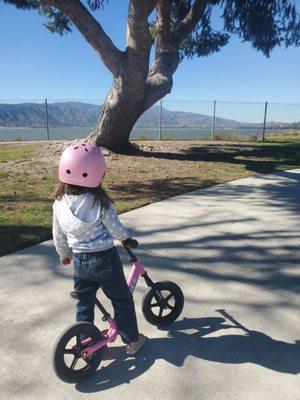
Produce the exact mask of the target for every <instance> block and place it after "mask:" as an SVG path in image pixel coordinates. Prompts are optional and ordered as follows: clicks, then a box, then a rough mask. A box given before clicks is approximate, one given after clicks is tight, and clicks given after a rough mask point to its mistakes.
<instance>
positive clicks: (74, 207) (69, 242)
mask: <svg viewBox="0 0 300 400" xmlns="http://www.w3.org/2000/svg"><path fill="white" fill-rule="evenodd" d="M52 232H53V240H54V244H55V248H56V251H57V252H58V254H59V255H60V258H61V259H64V258H66V257H68V256H71V255H72V252H74V253H90V252H95V251H103V250H108V249H110V248H112V247H113V245H114V242H113V240H114V238H115V239H118V240H125V239H127V238H131V237H132V236H131V233H130V231H129V230H128V229H126V228H125V227H124V226H123V225H122V224H121V222H120V220H119V218H118V215H117V213H116V211H115V208H114V207H113V205H112V204H110V206H109V207H108V208H107V209H105V208H104V207H101V205H100V203H99V201H96V202H95V201H94V196H93V194H92V193H89V192H88V193H84V194H81V195H68V194H65V195H64V196H63V197H62V198H61V199H59V200H55V202H54V204H53V229H52Z"/></svg>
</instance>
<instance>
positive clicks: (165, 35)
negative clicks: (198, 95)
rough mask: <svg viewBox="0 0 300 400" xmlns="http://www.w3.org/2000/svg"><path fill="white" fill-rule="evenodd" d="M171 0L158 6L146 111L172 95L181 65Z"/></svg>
mask: <svg viewBox="0 0 300 400" xmlns="http://www.w3.org/2000/svg"><path fill="white" fill-rule="evenodd" d="M170 14H171V0H158V1H157V4H156V28H157V31H156V40H155V42H156V48H155V57H154V60H153V63H152V66H151V69H150V72H149V74H148V77H147V85H146V92H145V96H144V111H145V110H147V109H148V108H149V107H151V106H152V105H153V104H155V103H156V102H157V101H158V100H160V99H161V98H163V97H164V96H165V95H166V94H167V93H170V91H171V89H172V86H173V74H174V72H175V71H176V69H177V67H178V64H179V54H178V50H177V49H176V48H174V43H173V38H172V35H171V23H170V22H171V15H170Z"/></svg>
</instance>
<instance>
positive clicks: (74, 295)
mask: <svg viewBox="0 0 300 400" xmlns="http://www.w3.org/2000/svg"><path fill="white" fill-rule="evenodd" d="M92 290H93V288H92V287H91V286H89V287H87V288H84V289H81V290H77V291H76V292H75V291H73V292H70V296H71V297H72V299H75V300H79V298H80V296H82V295H84V294H87V293H89V292H90V291H92Z"/></svg>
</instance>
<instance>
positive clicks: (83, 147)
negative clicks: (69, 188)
mask: <svg viewBox="0 0 300 400" xmlns="http://www.w3.org/2000/svg"><path fill="white" fill-rule="evenodd" d="M105 171H106V164H105V160H104V157H103V154H102V152H101V150H100V149H99V147H96V146H94V145H92V144H90V143H84V142H78V143H75V144H71V145H70V146H68V147H67V148H66V149H65V150H64V152H63V153H62V155H61V157H60V161H59V180H60V181H61V182H63V183H69V184H70V185H76V186H83V187H90V188H94V187H97V186H99V185H100V183H101V182H102V179H103V176H104V174H105Z"/></svg>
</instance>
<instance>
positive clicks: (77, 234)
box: [53, 143, 145, 354]
mask: <svg viewBox="0 0 300 400" xmlns="http://www.w3.org/2000/svg"><path fill="white" fill-rule="evenodd" d="M105 171H106V165H105V160H104V157H103V155H102V153H101V150H100V149H99V148H98V147H96V146H93V145H91V144H89V143H76V144H72V145H71V146H69V147H68V148H67V149H66V150H65V151H64V152H63V154H62V156H61V159H60V162H59V180H60V183H59V185H58V187H57V189H56V192H55V199H56V200H55V202H54V205H53V239H54V244H55V248H56V251H57V252H58V254H59V256H60V260H61V263H62V264H64V265H66V264H70V262H71V259H72V258H73V267H74V275H73V276H74V289H75V291H79V290H82V289H84V288H87V287H92V288H93V290H92V291H89V292H87V293H86V294H82V295H80V300H79V301H78V303H77V306H76V308H77V316H76V321H88V322H93V321H94V307H95V297H96V292H97V290H98V289H99V288H100V287H101V288H102V290H103V292H104V293H105V295H106V296H107V297H108V298H109V299H110V300H111V302H112V305H113V308H114V312H115V319H116V323H117V326H118V330H119V332H120V335H121V338H122V340H123V342H124V343H126V344H127V353H128V354H135V353H136V352H137V351H138V350H139V349H140V348H141V347H142V345H143V344H144V341H145V337H144V335H142V334H139V332H138V327H137V320H136V314H135V308H134V302H133V297H132V293H131V291H130V290H129V288H128V286H127V283H126V279H125V276H124V271H123V266H122V263H121V260H120V257H119V255H118V252H117V250H116V248H115V247H114V243H113V239H114V238H115V239H118V240H120V241H125V240H126V239H128V238H131V234H130V232H129V231H128V229H126V228H125V227H124V226H123V225H122V224H121V222H120V220H119V218H118V216H117V214H116V211H115V209H114V207H113V205H112V200H111V199H110V198H109V196H108V195H107V194H106V192H105V191H104V189H103V188H102V187H101V183H102V180H103V178H104V175H105Z"/></svg>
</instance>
